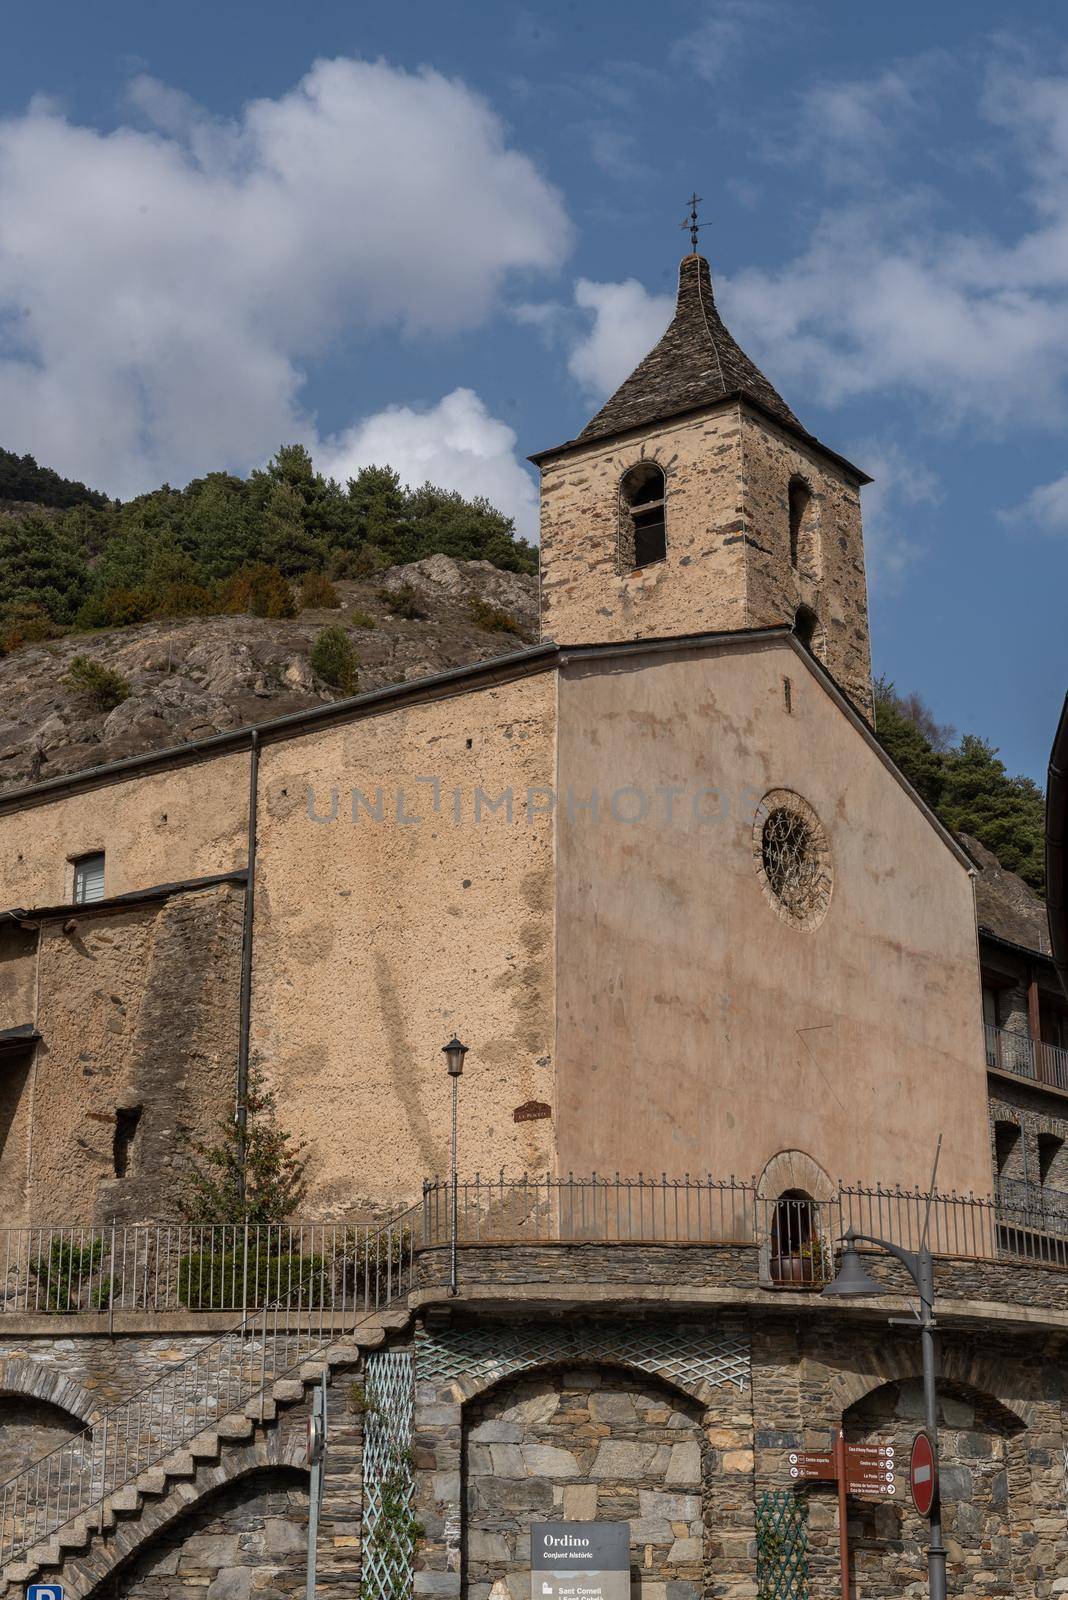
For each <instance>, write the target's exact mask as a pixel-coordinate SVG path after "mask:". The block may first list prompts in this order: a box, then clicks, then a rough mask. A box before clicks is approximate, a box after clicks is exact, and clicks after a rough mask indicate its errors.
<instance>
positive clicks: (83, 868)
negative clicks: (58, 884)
mask: <svg viewBox="0 0 1068 1600" xmlns="http://www.w3.org/2000/svg"><path fill="white" fill-rule="evenodd" d="M103 898H104V852H103V851H102V850H101V851H100V852H99V853H98V854H97V855H92V856H82V858H81V860H80V861H76V862H75V863H74V901H75V904H76V905H87V904H88V903H89V902H90V901H91V900H103Z"/></svg>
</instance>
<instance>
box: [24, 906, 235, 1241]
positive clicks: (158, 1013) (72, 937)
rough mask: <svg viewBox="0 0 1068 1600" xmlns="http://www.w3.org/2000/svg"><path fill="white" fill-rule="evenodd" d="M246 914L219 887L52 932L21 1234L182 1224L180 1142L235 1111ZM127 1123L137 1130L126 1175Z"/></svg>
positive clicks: (54, 927)
mask: <svg viewBox="0 0 1068 1600" xmlns="http://www.w3.org/2000/svg"><path fill="white" fill-rule="evenodd" d="M242 908H243V893H242V890H241V889H240V887H237V886H231V885H224V886H221V887H218V888H213V889H207V890H201V891H196V892H190V893H187V894H181V895H175V896H173V897H172V898H171V899H170V900H167V901H164V902H162V903H159V904H150V905H145V906H139V907H132V908H129V909H126V910H123V911H121V912H93V911H92V909H91V908H86V909H85V910H84V911H79V913H78V915H77V917H75V918H73V919H70V920H65V921H56V922H48V923H46V924H44V926H43V927H42V930H41V947H40V957H39V971H40V979H39V986H38V1002H37V1014H36V1018H35V1020H36V1023H37V1027H38V1029H39V1030H40V1033H41V1042H40V1044H39V1045H38V1047H37V1055H36V1062H35V1065H34V1068H33V1072H32V1079H31V1083H32V1087H31V1090H30V1093H31V1095H32V1116H33V1142H32V1154H31V1158H30V1161H29V1165H28V1172H27V1178H26V1184H25V1190H24V1198H23V1206H22V1216H23V1217H24V1218H25V1219H26V1220H30V1219H32V1220H34V1221H40V1220H42V1219H48V1220H52V1219H56V1220H62V1221H63V1222H74V1221H79V1220H80V1221H91V1220H95V1221H99V1222H105V1221H110V1220H116V1221H119V1222H124V1221H125V1222H130V1221H140V1220H143V1219H146V1218H152V1219H156V1218H159V1217H168V1216H172V1217H173V1216H175V1215H176V1210H175V1200H176V1196H175V1185H174V1157H175V1132H176V1129H177V1128H178V1127H179V1126H186V1127H189V1128H192V1129H194V1130H196V1131H197V1132H200V1133H206V1132H207V1131H208V1129H209V1128H211V1127H212V1126H214V1124H215V1123H216V1122H217V1121H218V1119H219V1118H220V1117H221V1116H224V1115H225V1114H226V1112H227V1110H228V1109H229V1108H230V1106H231V1105H232V1102H233V1096H234V1085H235V1081H236V1080H235V1074H236V1070H237V1036H238V991H239V982H240V960H241V922H242ZM120 1113H125V1114H128V1115H129V1114H132V1115H133V1116H134V1117H136V1118H137V1120H136V1126H135V1130H134V1132H133V1136H132V1139H131V1140H130V1142H129V1145H128V1148H127V1149H126V1151H125V1172H124V1173H122V1174H120V1173H119V1172H118V1171H117V1170H116V1166H117V1162H116V1127H117V1118H118V1117H119V1115H120ZM19 1220H22V1218H20V1217H19V1215H18V1214H17V1213H15V1214H13V1215H11V1217H10V1221H12V1222H17V1221H19Z"/></svg>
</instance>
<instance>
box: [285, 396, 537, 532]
mask: <svg viewBox="0 0 1068 1600" xmlns="http://www.w3.org/2000/svg"><path fill="white" fill-rule="evenodd" d="M515 446H516V435H515V433H514V431H513V430H512V429H511V428H510V427H509V426H508V424H507V423H505V422H501V421H499V420H498V419H497V418H495V417H491V416H490V414H489V412H488V411H487V410H486V407H485V406H484V404H483V403H482V401H481V400H480V399H479V397H478V395H477V394H475V393H474V392H473V391H472V390H471V389H454V390H453V392H452V393H451V394H447V395H445V396H444V398H443V399H441V400H439V401H438V403H437V405H435V406H431V407H429V408H427V409H426V410H422V411H417V410H415V409H413V408H412V407H410V406H388V407H387V408H386V410H384V411H379V412H377V413H376V414H375V415H374V416H371V417H366V418H364V420H363V421H362V422H358V423H356V424H355V425H354V426H353V427H351V428H348V429H346V430H345V432H344V433H341V434H338V435H336V436H335V437H334V438H332V439H325V440H324V441H323V442H322V444H321V445H320V446H319V448H318V450H317V452H316V462H315V464H316V466H317V467H318V468H319V470H320V471H321V472H324V473H326V474H327V476H329V477H334V478H337V480H338V482H339V483H344V482H345V480H346V479H347V478H350V477H354V476H355V475H356V473H357V472H358V471H359V469H360V468H361V467H366V466H373V465H378V466H383V465H385V464H386V463H388V464H389V465H390V466H391V467H393V468H394V469H395V470H396V471H397V472H398V473H399V474H400V477H401V481H402V482H403V483H409V484H412V485H415V486H418V485H419V484H421V483H424V482H426V481H428V480H429V482H431V483H434V484H437V485H438V487H439V488H442V489H458V490H459V491H460V493H461V494H464V495H468V496H474V495H485V496H486V498H487V499H488V500H489V501H490V502H491V503H492V504H493V505H495V506H496V507H497V509H498V511H503V512H504V513H505V514H506V515H507V516H511V517H514V518H515V522H516V529H517V531H518V532H519V533H521V534H523V535H524V536H525V537H526V538H528V539H536V538H537V524H538V491H537V488H536V487H535V484H534V480H533V478H532V477H531V475H530V473H529V472H528V471H527V470H526V468H525V467H522V466H521V465H520V464H519V462H518V460H517V459H516V454H515Z"/></svg>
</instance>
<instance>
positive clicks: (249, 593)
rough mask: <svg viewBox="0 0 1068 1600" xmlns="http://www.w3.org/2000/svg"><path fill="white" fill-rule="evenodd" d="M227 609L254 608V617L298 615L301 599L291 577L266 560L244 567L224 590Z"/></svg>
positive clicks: (223, 595)
mask: <svg viewBox="0 0 1068 1600" xmlns="http://www.w3.org/2000/svg"><path fill="white" fill-rule="evenodd" d="M222 608H223V610H224V611H229V612H237V611H251V612H252V615H253V616H254V617H295V616H296V614H297V602H296V600H295V599H294V597H293V590H292V589H291V588H290V586H289V583H288V581H287V579H286V578H285V577H284V576H283V574H282V573H281V572H279V570H278V568H277V567H270V566H268V565H267V564H266V563H265V562H263V561H257V562H255V563H254V564H253V565H252V566H249V567H242V568H241V569H240V571H238V572H235V573H234V574H233V576H232V577H230V578H228V579H227V580H226V582H225V584H224V585H223V589H222Z"/></svg>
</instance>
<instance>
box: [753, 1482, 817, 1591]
mask: <svg viewBox="0 0 1068 1600" xmlns="http://www.w3.org/2000/svg"><path fill="white" fill-rule="evenodd" d="M756 1526H757V1600H808V1529H807V1528H806V1526H805V1506H804V1505H803V1504H802V1502H801V1501H800V1500H799V1499H798V1497H797V1495H795V1494H794V1493H793V1491H792V1490H791V1489H769V1490H766V1491H765V1493H764V1494H762V1495H761V1496H760V1499H759V1501H758V1502H757V1514H756Z"/></svg>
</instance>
